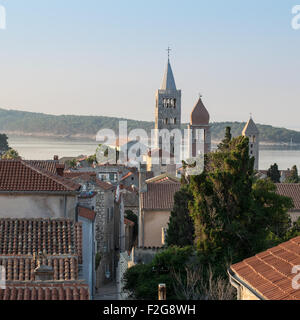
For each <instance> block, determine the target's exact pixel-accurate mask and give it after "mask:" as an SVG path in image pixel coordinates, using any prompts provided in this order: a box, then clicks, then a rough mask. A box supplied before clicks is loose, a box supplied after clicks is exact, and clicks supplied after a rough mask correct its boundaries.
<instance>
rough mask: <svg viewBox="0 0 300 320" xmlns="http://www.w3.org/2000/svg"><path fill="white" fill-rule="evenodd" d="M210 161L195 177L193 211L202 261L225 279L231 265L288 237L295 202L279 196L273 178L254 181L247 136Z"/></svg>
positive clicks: (252, 162) (191, 205)
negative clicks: (290, 212)
mask: <svg viewBox="0 0 300 320" xmlns="http://www.w3.org/2000/svg"><path fill="white" fill-rule="evenodd" d="M208 161H209V163H208V166H207V167H208V169H207V170H205V172H203V173H202V174H201V175H199V176H194V177H192V178H191V185H190V187H191V191H192V193H193V197H194V201H193V202H191V203H190V210H191V213H192V216H193V218H194V223H195V237H196V244H197V249H198V252H199V257H200V259H201V261H202V263H203V264H204V265H206V266H208V265H211V266H212V267H213V268H215V270H214V271H215V272H216V274H223V275H224V276H226V268H227V266H228V265H229V264H231V263H235V262H238V261H241V260H243V259H245V258H247V257H249V256H252V255H254V254H257V253H258V252H260V251H263V250H265V249H267V248H269V247H270V246H272V245H275V244H276V243H278V242H280V241H282V240H283V239H284V237H285V235H286V234H287V232H288V229H289V227H290V226H291V223H290V220H289V216H288V213H287V211H288V210H289V209H290V208H292V201H291V199H290V198H287V197H283V196H280V195H278V194H276V193H275V185H274V184H273V183H272V182H271V181H270V180H266V181H264V180H258V181H256V180H255V178H254V170H253V165H254V159H253V158H250V157H249V139H248V138H247V137H238V138H234V139H232V140H231V141H230V143H229V146H228V149H226V150H223V151H222V150H220V149H219V150H218V151H217V152H215V153H211V154H210V156H209V160H208Z"/></svg>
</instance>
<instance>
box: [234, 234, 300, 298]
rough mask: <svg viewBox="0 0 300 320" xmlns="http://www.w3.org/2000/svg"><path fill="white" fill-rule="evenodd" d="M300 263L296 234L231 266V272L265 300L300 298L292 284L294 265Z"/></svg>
mask: <svg viewBox="0 0 300 320" xmlns="http://www.w3.org/2000/svg"><path fill="white" fill-rule="evenodd" d="M299 263H300V237H296V238H294V239H291V240H290V241H288V242H285V243H282V244H280V245H279V246H277V247H274V248H271V249H269V250H267V251H265V252H262V253H259V254H257V255H256V256H254V257H251V258H249V259H245V260H244V261H242V262H240V263H237V264H234V265H232V266H231V271H233V272H234V273H235V276H237V277H238V278H239V279H241V280H242V281H244V282H245V283H246V284H247V285H248V286H249V287H251V288H252V289H253V290H254V291H255V292H257V293H258V294H259V295H261V296H262V297H264V298H265V299H267V300H287V299H288V300H300V290H295V289H293V287H292V279H293V278H294V276H295V274H293V273H292V269H293V267H294V266H296V265H299Z"/></svg>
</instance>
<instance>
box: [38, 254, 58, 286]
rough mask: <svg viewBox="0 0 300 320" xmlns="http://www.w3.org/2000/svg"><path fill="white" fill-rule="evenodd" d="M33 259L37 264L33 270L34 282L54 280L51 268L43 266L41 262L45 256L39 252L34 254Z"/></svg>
mask: <svg viewBox="0 0 300 320" xmlns="http://www.w3.org/2000/svg"><path fill="white" fill-rule="evenodd" d="M33 259H34V260H35V262H36V263H37V265H38V266H37V267H36V268H35V269H34V278H35V281H51V280H54V270H53V268H52V267H51V266H47V265H45V264H43V260H44V261H45V259H46V254H45V253H42V252H40V253H39V254H34V255H33Z"/></svg>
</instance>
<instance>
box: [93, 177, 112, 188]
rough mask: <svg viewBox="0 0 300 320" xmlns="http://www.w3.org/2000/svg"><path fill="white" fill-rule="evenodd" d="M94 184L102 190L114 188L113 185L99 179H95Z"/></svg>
mask: <svg viewBox="0 0 300 320" xmlns="http://www.w3.org/2000/svg"><path fill="white" fill-rule="evenodd" d="M96 185H97V186H98V187H100V188H101V189H104V190H112V189H115V186H114V185H112V184H110V183H108V182H105V181H102V180H100V179H96Z"/></svg>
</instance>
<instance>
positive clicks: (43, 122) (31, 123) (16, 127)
mask: <svg viewBox="0 0 300 320" xmlns="http://www.w3.org/2000/svg"><path fill="white" fill-rule="evenodd" d="M120 120H127V119H121V118H113V117H102V116H73V115H61V116H54V115H47V114H43V113H33V112H23V111H16V110H5V109H0V132H2V133H6V134H8V135H10V134H15V135H33V136H37V137H43V136H44V137H46V136H49V137H50V136H52V137H66V138H82V139H87V138H89V139H94V138H95V135H96V133H97V132H98V130H100V129H103V128H109V129H113V130H114V131H115V132H116V133H117V132H118V126H119V121H120ZM127 124H128V131H130V130H132V129H136V128H143V129H145V130H147V131H150V130H151V129H152V128H153V127H154V123H153V122H149V121H136V120H127ZM226 126H230V127H231V128H232V134H233V136H237V135H240V134H241V132H242V130H243V127H244V126H245V123H241V122H218V123H213V124H212V139H213V140H221V139H222V138H223V136H224V130H225V127H226ZM257 127H258V129H259V130H260V136H261V141H264V142H270V143H290V141H291V138H292V139H293V142H294V143H300V132H298V131H293V130H288V129H284V128H275V127H272V126H268V125H259V124H258V125H257ZM183 128H186V125H183Z"/></svg>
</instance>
